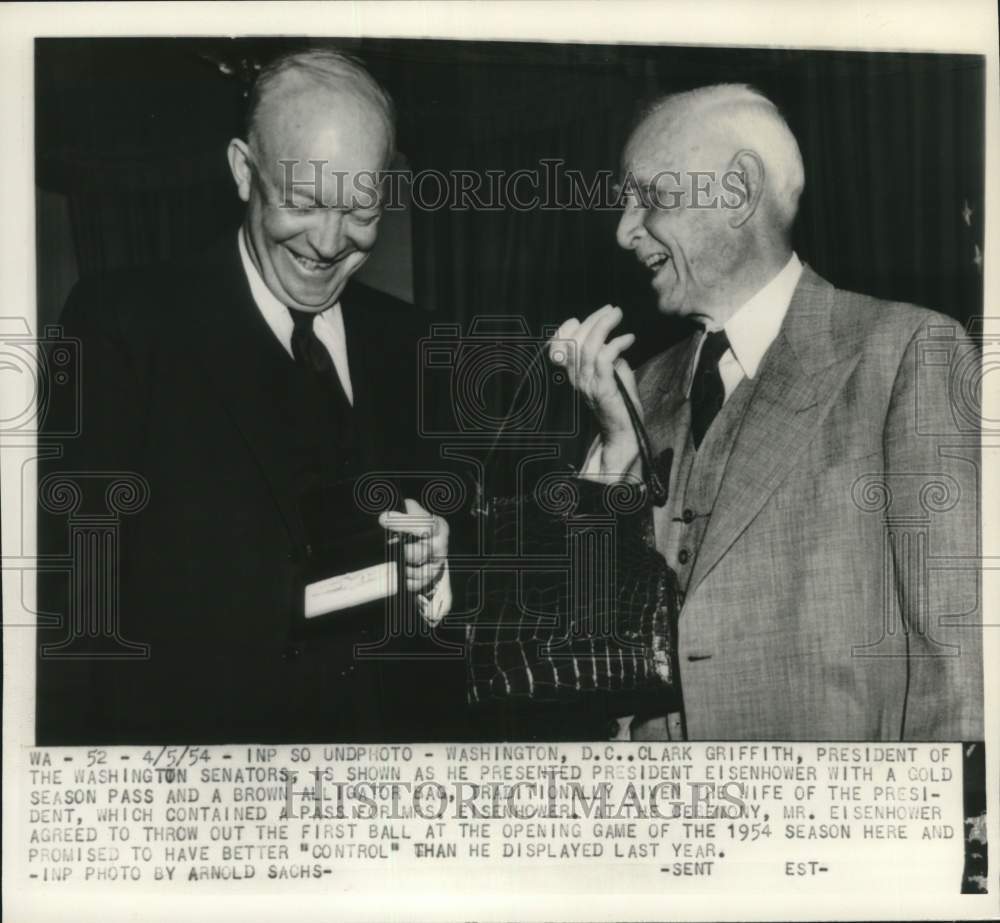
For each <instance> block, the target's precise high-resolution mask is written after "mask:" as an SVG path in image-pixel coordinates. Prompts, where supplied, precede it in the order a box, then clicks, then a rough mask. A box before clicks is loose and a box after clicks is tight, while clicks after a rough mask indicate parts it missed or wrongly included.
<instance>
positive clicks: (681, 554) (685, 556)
mask: <svg viewBox="0 0 1000 923" xmlns="http://www.w3.org/2000/svg"><path fill="white" fill-rule="evenodd" d="M677 560H678V561H680V562H681V564H687V562H688V561H690V560H691V552H690V551H688V550H687V548H682V549H681V550H680V551H678V552H677Z"/></svg>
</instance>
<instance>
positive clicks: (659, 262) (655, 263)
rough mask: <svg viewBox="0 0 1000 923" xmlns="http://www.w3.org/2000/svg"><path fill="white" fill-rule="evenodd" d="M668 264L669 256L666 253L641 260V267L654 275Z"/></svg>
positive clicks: (651, 255)
mask: <svg viewBox="0 0 1000 923" xmlns="http://www.w3.org/2000/svg"><path fill="white" fill-rule="evenodd" d="M669 262H670V255H669V254H668V253H652V254H650V255H649V256H647V257H645V258H644V259H643V261H642V265H643V266H645V267H646V268H647V269H648V270H649V271H650V272H651V273H653V274H654V275H655V274H656V273H658V272H659V271H660V270H661V269H662V268H663V267H664V266H666V265H667V263H669Z"/></svg>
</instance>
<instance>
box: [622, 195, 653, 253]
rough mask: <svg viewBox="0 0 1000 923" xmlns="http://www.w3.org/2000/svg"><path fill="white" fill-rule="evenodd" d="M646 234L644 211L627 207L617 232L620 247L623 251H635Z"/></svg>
mask: <svg viewBox="0 0 1000 923" xmlns="http://www.w3.org/2000/svg"><path fill="white" fill-rule="evenodd" d="M645 233H646V227H645V225H644V224H643V217H642V209H640V208H634V207H632V206H631V205H629V206H626V207H625V210H624V211H623V212H622V216H621V218H619V219H618V230H617V231H616V232H615V237H616V238H617V239H618V246H619V247H621V248H622V249H623V250H634V249H635V248H636V247H637V246H638V244H639V240H640V239H641V238H642V236H643V235H644V234H645Z"/></svg>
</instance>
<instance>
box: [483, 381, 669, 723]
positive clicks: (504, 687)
mask: <svg viewBox="0 0 1000 923" xmlns="http://www.w3.org/2000/svg"><path fill="white" fill-rule="evenodd" d="M615 377H616V380H617V383H618V387H619V390H620V392H621V394H622V395H623V397H624V400H625V403H626V406H627V408H628V410H629V415H630V417H631V420H632V425H633V427H634V428H635V431H636V435H637V438H638V443H639V447H640V455H641V460H642V477H641V479H639V478H633V479H631V480H622V481H618V482H616V483H610V484H604V483H601V482H597V481H593V480H587V479H583V478H580V477H578V476H576V475H575V474H574V473H567V474H564V473H561V472H560V473H555V474H548V475H545V476H543V477H542V478H540V479H539V480H538V482H537V483H536V484H535V486H534V489H533V490H531V491H530V492H527V493H526V495H524V496H492V497H490V496H489V495H488V494H486V492H485V491H484V490H483V485H482V483H480V484H478V485H477V493H478V500H477V504H476V509H475V510H474V515H475V516H476V517H477V519H478V525H479V529H480V541H481V543H482V544H481V547H483V548H484V550H485V556H484V560H485V564H484V566H483V568H482V569H481V573H480V574H479V580H480V592H481V596H480V598H481V599H482V600H483V603H484V605H483V606H482V607H481V609H480V614H479V615H478V616H477V617H476V618H475V619H474V620H472V621H471V622H470V623H469V625H468V627H467V630H466V631H467V636H466V641H467V645H466V651H467V665H468V679H469V700H470V703H472V704H480V705H488V704H491V703H498V702H506V703H508V704H516V703H518V701H520V702H521V703H524V704H527V705H531V704H533V703H538V704H543V703H545V704H558V703H568V702H571V701H573V700H579V698H580V697H581V696H588V697H591V696H599V697H601V698H603V699H606V700H607V708H608V710H609V713H613V712H617V713H619V714H626V713H629V711H631V710H641V709H642V708H643V707H648V706H650V705H652V704H653V703H655V702H657V701H662V700H663V699H664V697H665V696H666V695H669V694H671V693H672V692H674V687H675V686H676V685H677V661H676V644H675V638H676V619H677V613H678V608H679V606H678V591H677V579H676V575H675V574H674V572H673V571H672V570H671V569H670V568H669V567H668V566H667V563H666V561H665V560H664V558H663V557H662V555H660V554H659V552H657V550H656V548H655V544H654V541H653V534H652V529H653V526H652V523H653V517H652V507H653V506H654V505H657V506H662V505H663V504H664V503H665V502H666V489H665V487H664V484H665V483H669V470H670V467H669V466H670V463H671V459H672V455H671V453H670V452H669V451H668V452H666V453H664V456H663V457H661V458H660V459H659V460H658V461H659V464H658V465H657V466H656V467H654V464H653V461H652V455H651V450H650V445H649V439H648V436H647V434H646V431H645V428H644V426H643V424H642V421H641V420H640V419H639V415H638V413H637V411H636V409H635V406H634V404H633V403H632V401H631V399H630V397H629V395H628V393H627V392H626V390H625V388H624V386H623V385H622V382H621V379H620V378H618V376H617V374H616V376H615ZM487 468H488V466H487ZM657 469H659V470H657ZM484 480H485V478H484Z"/></svg>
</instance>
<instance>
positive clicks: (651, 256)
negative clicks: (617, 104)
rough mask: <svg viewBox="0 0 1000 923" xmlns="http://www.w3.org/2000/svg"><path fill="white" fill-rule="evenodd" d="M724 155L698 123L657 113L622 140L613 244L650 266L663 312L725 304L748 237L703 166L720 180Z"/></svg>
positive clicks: (713, 310) (703, 311) (707, 314)
mask: <svg viewBox="0 0 1000 923" xmlns="http://www.w3.org/2000/svg"><path fill="white" fill-rule="evenodd" d="M685 121H687V122H688V123H690V119H688V120H685ZM729 157H730V154H729V153H727V152H726V148H725V145H723V144H722V143H720V141H719V140H717V139H715V138H713V137H712V136H711V135H709V134H708V133H707V132H705V131H704V130H703V129H702V128H701V127H695V128H690V127H686V126H685V125H683V124H681V120H680V119H679V118H677V117H674V116H669V115H665V114H660V113H658V114H655V115H654V116H651V117H650V118H649V119H647V120H646V122H644V123H643V124H641V125H640V126H639V127H638V128H637V129H636V131H635V133H634V134H633V135H632V137H631V138H630V139H629V142H628V145H627V146H626V148H625V154H624V157H623V167H624V170H625V172H626V177H627V180H626V188H625V193H626V196H625V209H624V212H623V214H622V217H621V219H620V221H619V223H618V232H617V239H618V244H619V246H621V247H622V248H624V249H626V250H632V251H633V252H634V253H635V255H636V258H637V259H638V260H639V262H640V263H642V264H643V265H644V266H645V267H646V268H647V269H648V270H649V272H650V273H651V274H652V286H653V290H654V291H655V292H656V296H657V304H658V307H659V309H660V311H661V312H663V313H664V314H675V315H681V316H686V317H692V318H694V319H702V320H704V319H711V318H714V317H715V316H716V315H717V314H718V313H719V309H720V308H723V309H724V308H725V305H726V303H727V299H728V294H729V288H730V281H731V279H732V277H733V275H734V273H735V267H736V266H737V265H738V263H739V260H740V257H741V253H742V250H743V247H744V246H745V244H744V242H743V241H742V239H741V235H740V234H738V233H735V232H734V230H733V228H732V227H731V226H730V225H729V223H728V218H729V215H730V212H729V211H727V209H725V208H723V207H721V205H720V204H719V203H720V202H721V197H722V196H723V195H724V190H722V189H720V183H719V181H716V180H713V179H711V178H710V177H708V176H705V175H704V174H705V173H709V172H712V173H714V174H715V177H717V178H718V180H721V178H722V176H723V174H724V173H725V171H726V168H727V162H728V160H729ZM699 174H702V175H699ZM712 202H715V204H714V205H713V204H709V205H708V206H707V207H706V203H712Z"/></svg>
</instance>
